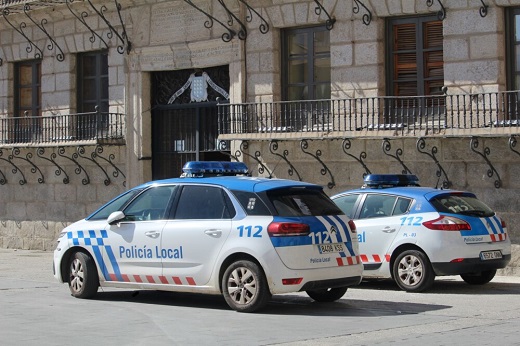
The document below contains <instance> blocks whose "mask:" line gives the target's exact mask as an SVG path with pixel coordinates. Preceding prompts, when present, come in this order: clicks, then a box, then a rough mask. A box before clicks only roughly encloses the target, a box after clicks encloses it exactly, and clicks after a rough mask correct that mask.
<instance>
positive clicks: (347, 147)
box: [341, 138, 372, 178]
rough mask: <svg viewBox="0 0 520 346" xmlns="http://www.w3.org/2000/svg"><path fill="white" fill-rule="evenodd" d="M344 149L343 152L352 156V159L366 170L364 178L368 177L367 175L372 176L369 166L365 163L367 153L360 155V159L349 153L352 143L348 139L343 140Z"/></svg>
mask: <svg viewBox="0 0 520 346" xmlns="http://www.w3.org/2000/svg"><path fill="white" fill-rule="evenodd" d="M341 146H342V148H343V152H344V153H345V154H347V155H348V156H350V157H351V158H353V159H354V160H356V161H357V162H358V163H359V164H360V165H361V166H363V168H364V169H365V173H364V174H363V178H364V177H365V176H366V175H367V174H371V173H372V172H370V169H368V167H367V165H366V164H365V162H364V161H363V160H364V159H366V158H367V153H366V152H364V151H362V152H361V153H360V154H359V157H356V156H354V155H352V154H351V153H349V152H348V150H350V148H351V147H352V142H351V141H350V139H348V138H345V139H344V140H343V143H342V145H341Z"/></svg>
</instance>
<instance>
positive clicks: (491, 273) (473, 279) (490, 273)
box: [460, 270, 497, 285]
mask: <svg viewBox="0 0 520 346" xmlns="http://www.w3.org/2000/svg"><path fill="white" fill-rule="evenodd" d="M496 273H497V271H496V270H485V271H483V272H480V273H478V274H460V277H461V278H462V280H464V281H465V282H466V283H468V284H470V285H484V284H487V283H488V282H490V281H491V280H493V278H494V277H495V274H496Z"/></svg>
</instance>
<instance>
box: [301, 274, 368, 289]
mask: <svg viewBox="0 0 520 346" xmlns="http://www.w3.org/2000/svg"><path fill="white" fill-rule="evenodd" d="M360 283H361V276H352V277H347V278H340V279H330V280H317V281H308V282H306V283H305V284H304V285H303V286H302V288H301V289H300V291H309V290H319V289H325V288H336V287H351V286H357V285H359V284H360Z"/></svg>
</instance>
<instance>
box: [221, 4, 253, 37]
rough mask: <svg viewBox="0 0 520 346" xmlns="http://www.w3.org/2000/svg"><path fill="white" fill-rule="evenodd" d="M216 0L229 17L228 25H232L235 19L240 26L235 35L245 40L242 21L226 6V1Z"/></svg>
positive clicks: (245, 32)
mask: <svg viewBox="0 0 520 346" xmlns="http://www.w3.org/2000/svg"><path fill="white" fill-rule="evenodd" d="M217 1H218V2H219V3H220V5H221V6H222V8H223V9H224V11H226V13H227V14H228V17H229V20H228V25H229V26H230V27H231V26H233V22H234V21H235V20H236V22H237V23H238V25H239V26H240V30H238V35H237V36H238V38H239V39H240V40H245V39H246V38H247V28H246V26H245V25H244V23H242V21H241V20H240V19H238V17H237V16H236V15H235V14H234V13H233V12H232V11H231V10H230V9H229V8H228V7H227V6H226V3H225V2H224V0H217Z"/></svg>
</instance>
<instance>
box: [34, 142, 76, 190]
mask: <svg viewBox="0 0 520 346" xmlns="http://www.w3.org/2000/svg"><path fill="white" fill-rule="evenodd" d="M44 154H45V148H38V150H37V151H36V156H38V157H39V158H41V159H44V160H46V161H49V162H50V163H52V164H53V165H54V166H56V168H58V169H57V170H56V171H54V174H55V175H56V176H60V175H61V173H63V174H64V175H65V177H64V178H63V184H68V183H69V182H70V179H69V176H68V174H67V173H66V172H65V170H63V168H61V166H60V165H58V164H57V163H56V161H55V159H56V157H57V155H56V153H52V154H51V155H50V158H46V157H45V156H43V155H44Z"/></svg>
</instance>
